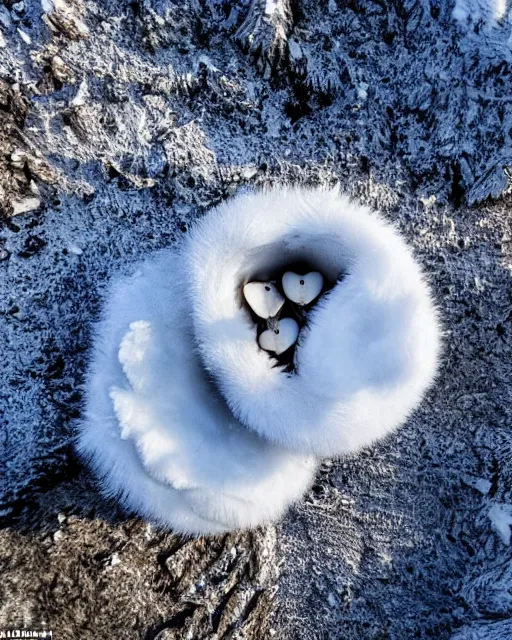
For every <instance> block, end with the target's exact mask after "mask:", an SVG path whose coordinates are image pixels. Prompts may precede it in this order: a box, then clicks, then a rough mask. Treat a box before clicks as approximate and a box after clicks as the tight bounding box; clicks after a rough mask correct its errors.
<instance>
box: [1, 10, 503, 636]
mask: <svg viewBox="0 0 512 640" xmlns="http://www.w3.org/2000/svg"><path fill="white" fill-rule="evenodd" d="M457 4H461V3H457ZM452 9H453V5H452V4H450V2H446V3H436V2H435V1H434V0H431V1H430V2H429V1H428V0H418V1H416V2H410V1H409V0H397V1H395V0H386V1H384V0H368V1H366V2H363V1H362V0H354V1H350V2H344V3H342V2H340V1H339V0H329V2H326V1H322V0H318V1H313V0H311V1H302V2H293V3H289V2H287V1H283V0H275V1H274V2H272V1H271V0H269V2H267V3H265V2H254V3H249V2H248V1H242V0H241V1H239V2H230V3H227V2H221V1H218V2H215V1H213V0H212V1H211V2H204V1H201V0H190V2H188V3H186V2H170V1H164V0H154V1H150V0H144V1H138V0H134V1H132V2H127V1H125V0H118V1H117V2H113V1H110V0H104V1H103V2H99V1H98V0H85V1H81V0H73V1H72V2H64V0H53V1H52V0H43V2H42V3H41V4H39V3H38V2H28V1H25V2H24V1H22V2H18V3H13V2H11V0H5V1H4V4H3V5H2V6H0V207H1V216H2V217H1V229H0V326H1V329H0V354H1V356H2V367H1V368H0V447H1V448H0V459H1V460H2V475H1V476H0V483H1V484H0V509H1V512H0V513H1V517H2V525H1V526H2V528H1V529H0V575H1V576H2V579H1V581H0V629H1V628H2V626H4V627H9V626H16V625H27V626H30V625H32V626H41V625H42V624H43V623H45V624H46V625H47V626H48V628H52V629H54V630H55V637H57V638H59V639H66V640H67V639H72V638H73V639H76V638H80V639H84V640H88V639H91V640H92V639H94V640H108V639H110V638H117V637H123V638H130V639H132V638H133V639H138V638H141V639H144V640H150V639H156V638H158V639H159V640H164V639H165V640H168V639H171V638H172V639H174V638H176V639H178V638H180V639H182V638H183V639H185V638H187V639H189V638H190V639H192V638H218V639H220V638H223V639H228V638H247V639H252V640H256V639H258V640H259V639H261V638H283V639H285V640H292V639H295V638H296V639H301V640H302V639H304V640H305V639H308V640H312V639H316V638H318V639H327V638H329V639H330V638H340V639H341V638H343V640H413V639H415V638H424V639H426V638H435V639H436V640H448V639H451V640H484V639H485V640H504V639H505V638H507V637H512V595H511V585H512V550H511V546H510V538H511V529H510V526H511V525H512V489H511V487H512V433H511V420H510V416H511V412H512V409H511V408H512V397H511V396H512V384H511V381H512V360H511V358H510V346H511V331H512V326H511V318H512V283H511V267H512V225H511V216H510V205H511V202H512V200H511V198H512V196H511V195H510V192H509V188H508V187H509V178H508V175H509V169H508V167H509V166H512V145H511V135H512V106H511V100H510V95H511V81H510V77H511V71H512V69H511V67H512V55H511V50H510V42H509V36H510V23H509V22H508V21H507V19H506V17H504V18H503V19H502V20H501V21H498V22H496V21H494V20H491V19H489V18H488V16H487V15H486V14H485V12H482V14H481V15H479V14H478V13H477V12H476V11H474V10H472V11H471V13H470V14H469V16H467V17H465V18H464V19H463V20H462V22H457V21H455V20H454V19H453V18H452V15H451V13H452ZM265 11H267V13H265ZM463 17H464V16H463ZM277 182H286V183H301V184H304V183H306V184H326V183H328V184H335V183H339V184H340V185H341V186H342V188H343V189H344V190H346V191H347V192H349V193H350V194H351V195H352V196H353V197H354V198H356V199H357V200H358V201H361V202H364V203H368V204H371V205H372V206H374V207H376V208H378V209H380V210H381V211H382V212H383V214H384V215H385V216H386V217H387V218H388V219H390V220H392V221H393V222H394V223H395V224H396V225H397V226H398V227H399V228H400V229H401V231H402V232H403V233H404V235H405V236H406V237H407V239H408V241H409V242H410V243H411V245H412V246H413V247H414V250H415V252H416V255H417V256H418V259H419V260H420V261H421V262H422V264H423V265H424V267H425V270H426V271H427V273H428V274H429V277H430V280H431V283H432V287H433V289H434V291H435V294H436V298H437V300H438V303H439V307H440V310H441V313H442V317H443V323H444V328H445V348H444V359H443V365H442V370H441V373H440V376H439V380H438V382H437V384H436V386H435V388H434V389H433V390H432V391H431V392H430V394H429V396H428V398H427V399H426V401H425V402H424V403H423V404H422V406H421V408H420V409H419V410H418V411H417V412H416V413H415V414H414V416H413V417H412V418H411V419H410V420H409V422H408V423H407V425H406V426H404V427H403V428H402V429H400V430H399V431H398V432H397V433H396V434H394V435H393V436H392V437H390V438H389V439H388V440H386V441H385V442H382V443H380V444H378V445H376V446H374V447H372V448H370V449H367V450H365V451H364V452H362V453H361V454H360V455H358V456H353V457H349V458H346V459H343V460H339V461H332V462H331V463H327V464H325V465H324V466H323V467H322V470H321V472H320V473H319V475H318V478H317V481H316V483H315V485H314V487H313V488H312V490H311V491H310V492H309V494H308V495H307V496H306V497H305V499H304V501H303V502H302V503H300V504H298V505H297V506H296V507H295V508H294V509H292V510H291V512H290V513H289V514H288V515H287V517H286V518H285V519H284V520H283V522H281V523H279V524H278V525H276V526H275V527H267V528H265V529H264V530H258V531H255V532H251V533H238V534H232V535H228V536H224V537H222V538H212V539H201V540H186V539H183V538H180V537H178V536H175V535H173V534H172V533H170V532H164V531H159V530H157V529H154V528H152V527H150V526H149V525H147V524H146V523H145V522H142V521H140V520H138V519H136V518H135V516H134V514H129V513H124V512H122V511H121V510H120V509H119V508H118V506H117V505H116V504H115V502H113V501H112V502H109V501H106V500H104V499H103V498H101V497H100V495H99V493H98V490H97V487H96V485H95V481H94V479H93V478H92V477H91V476H90V474H89V472H88V470H87V469H84V468H83V467H82V465H81V464H80V462H79V461H78V460H77V459H76V458H75V456H74V453H73V449H72V447H71V439H72V437H73V434H74V433H75V429H76V420H77V419H78V418H79V416H80V407H81V384H82V380H83V372H84V368H85V364H86V358H87V350H88V346H89V337H90V324H91V322H92V321H93V320H94V319H95V318H96V317H97V314H98V310H99V304H100V299H101V295H102V292H103V291H104V289H105V285H106V283H107V282H108V279H109V278H110V277H111V275H112V274H113V273H114V272H115V271H117V270H120V269H121V270H123V269H129V268H130V266H131V265H133V263H134V262H135V261H136V260H137V259H139V258H141V257H143V256H145V255H147V254H148V252H150V251H151V250H152V249H155V248H158V247H162V246H166V245H169V244H173V243H175V242H178V241H179V239H180V238H181V237H182V236H183V235H184V234H186V233H187V228H188V225H189V224H190V223H191V221H193V220H194V219H196V218H198V217H200V216H201V215H203V214H204V213H205V212H206V211H207V210H208V208H209V207H211V206H212V205H214V204H216V203H218V202H220V201H221V200H222V199H224V198H228V197H229V196H231V195H233V194H234V193H236V192H237V191H238V190H239V189H241V188H243V187H244V186H261V185H270V184H275V183H277Z"/></svg>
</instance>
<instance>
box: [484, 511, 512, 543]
mask: <svg viewBox="0 0 512 640" xmlns="http://www.w3.org/2000/svg"><path fill="white" fill-rule="evenodd" d="M488 516H489V519H490V520H491V523H492V527H493V529H494V530H495V531H496V533H497V534H498V535H499V537H500V538H501V539H502V541H503V544H506V545H509V544H510V537H511V534H512V532H511V529H510V527H512V505H510V504H495V505H493V506H492V507H491V508H490V509H489V513H488Z"/></svg>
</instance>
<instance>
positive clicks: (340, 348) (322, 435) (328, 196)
mask: <svg viewBox="0 0 512 640" xmlns="http://www.w3.org/2000/svg"><path fill="white" fill-rule="evenodd" d="M182 256H183V258H182V260H183V263H184V265H185V272H186V273H187V277H188V278H189V285H188V287H187V293H188V296H189V299H190V307H191V310H192V319H193V325H194V334H195V342H196V344H197V345H198V349H199V352H200V354H201V358H202V360H203V362H204V365H205V367H206V369H207V370H208V371H209V372H210V374H211V375H212V376H213V377H214V378H215V380H216V382H217V385H218V387H219V389H220V390H221V392H222V394H223V396H224V397H225V399H226V401H227V403H228V405H229V407H230V408H231V410H232V412H233V414H234V415H235V416H236V417H237V418H238V419H239V420H240V421H241V422H242V423H243V424H244V425H246V426H247V427H249V428H250V429H252V430H254V431H255V432H257V433H258V434H260V435H261V436H263V437H264V438H266V439H268V440H269V441H272V442H274V443H278V444H280V445H282V446H284V447H286V448H289V449H291V450H294V451H297V452H304V453H309V454H314V455H318V456H333V455H337V454H343V453H347V452H351V451H354V450H357V449H359V448H360V447H363V446H365V445H368V444H370V443H371V442H372V441H374V440H375V439H377V438H380V437H381V436H384V435H385V434H387V433H389V432H390V431H391V430H392V429H394V428H395V427H397V426H398V425H400V424H401V423H403V422H404V420H405V419H406V418H407V416H408V415H409V413H410V412H411V411H412V410H413V409H414V407H416V405H417V404H418V402H419V401H420V400H421V398H422V396H423V393H424V392H425V390H426V389H427V387H428V386H429V385H430V383H431V382H432V380H433V378H434V376H435V372H436V366H437V360H438V354H439V348H440V340H439V326H438V320H437V314H436V311H435V308H434V305H433V303H432V300H431V296H430V294H429V290H428V287H427V284H426V282H425V278H424V277H423V275H422V273H421V270H420V268H419V266H418V264H417V263H416V262H415V260H414V258H413V255H412V253H411V251H410V250H409V248H408V247H407V245H406V244H405V242H404V240H403V239H402V238H401V236H400V235H399V233H398V232H397V231H396V230H395V229H394V228H393V227H392V226H391V225H390V224H388V223H386V222H385V221H384V220H383V219H382V218H381V217H380V216H379V215H377V214H376V213H373V212H371V211H369V210H368V209H367V208H365V207H362V206H359V205H357V204H355V203H354V202H352V201H350V200H349V199H348V198H347V197H346V196H343V195H340V194H339V192H338V191H337V190H306V189H278V190H273V191H270V192H267V193H255V194H245V195H242V196H239V197H237V198H235V199H232V200H230V201H227V202H226V203H224V204H222V205H220V206H219V207H217V208H216V209H215V210H213V211H211V212H210V213H209V214H208V215H207V216H205V217H204V218H203V219H202V220H201V221H200V222H199V224H197V225H196V227H195V228H194V229H193V230H192V233H191V236H190V238H189V241H188V242H187V243H186V245H185V247H184V248H183V250H182ZM297 259H302V260H308V261H309V262H310V263H311V265H312V267H313V268H314V269H316V270H318V271H320V272H322V273H323V274H324V275H326V276H327V277H328V278H331V279H333V280H337V279H338V277H339V276H341V275H343V278H342V279H341V280H340V281H339V282H337V284H336V286H335V287H334V288H333V289H332V290H331V291H330V292H329V293H328V294H327V295H325V296H324V297H323V298H321V300H320V301H319V302H318V303H317V305H316V306H315V307H314V309H313V311H312V312H311V313H310V323H309V326H308V328H306V329H305V330H303V331H302V333H301V336H300V337H299V346H298V348H297V351H296V360H295V364H296V369H297V372H296V373H294V374H286V373H284V372H283V370H282V369H280V368H279V367H276V366H275V361H273V360H272V359H271V358H270V357H269V355H268V354H267V353H266V352H265V351H263V350H261V349H260V348H259V347H258V345H257V343H256V328H255V326H254V324H253V323H252V322H251V320H250V318H249V315H248V313H247V311H246V310H245V309H244V308H243V306H242V302H241V288H242V286H243V285H244V283H246V282H247V281H249V280H254V279H259V280H267V279H269V277H270V276H271V274H272V272H273V271H275V270H276V269H279V268H283V267H285V266H286V265H287V264H289V263H290V262H292V261H294V260H297Z"/></svg>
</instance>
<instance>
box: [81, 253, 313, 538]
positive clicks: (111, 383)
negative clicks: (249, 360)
mask: <svg viewBox="0 0 512 640" xmlns="http://www.w3.org/2000/svg"><path fill="white" fill-rule="evenodd" d="M184 266H185V265H184V264H183V261H182V260H180V259H179V258H178V257H177V256H176V254H175V253H174V252H172V251H165V252H162V253H160V254H157V256H156V257H155V258H153V259H152V260H150V261H148V262H147V263H145V264H144V265H142V267H141V268H140V269H139V271H138V272H137V273H136V274H135V275H134V276H133V277H131V278H124V279H121V280H118V281H116V282H115V284H114V286H113V288H112V290H111V292H110V294H109V296H108V303H107V305H106V308H105V311H104V318H103V319H102V321H101V322H100V323H99V324H98V326H97V328H96V339H95V345H94V349H93V353H92V359H91V365H90V370H89V374H88V379H87V385H86V389H87V395H86V412H85V418H84V420H83V421H82V423H81V428H80V431H79V435H78V438H77V443H76V446H77V449H78V452H79V453H80V454H81V455H82V456H84V457H85V458H87V459H88V461H89V462H90V464H91V465H92V466H93V467H94V469H95V470H96V472H97V474H98V475H99V476H101V478H102V480H103V484H102V488H103V492H104V493H105V494H106V495H118V496H120V497H121V500H122V501H123V502H124V504H125V505H126V506H127V507H129V508H131V509H134V510H136V511H137V512H139V513H140V514H141V515H144V516H146V517H147V518H148V519H150V520H153V521H155V522H157V523H160V524H164V525H167V526H170V527H172V528H173V529H175V530H176V531H180V532H184V533H191V534H207V533H208V534H209V533H220V532H224V531H229V530H232V529H236V528H245V527H253V526H256V525H259V524H261V523H265V522H267V521H269V520H272V519H275V518H277V517H278V516H279V515H280V514H281V513H282V512H283V511H284V509H285V508H286V507H287V506H288V505H289V504H290V503H291V502H292V501H294V500H296V499H297V498H299V497H300V496H301V495H302V493H303V492H304V490H305V489H306V488H307V486H308V485H309V483H310V482H311V480H312V477H313V475H314V471H315V467H316V463H315V460H314V459H313V458H312V457H310V456H308V455H307V454H304V453H292V452H289V451H286V450H284V449H283V448H281V447H280V446H276V445H275V444H273V443H270V442H269V441H265V440H263V439H261V438H260V437H258V436H257V435H256V433H255V432H254V431H249V430H247V429H246V428H244V427H243V426H241V425H240V423H239V422H238V421H237V420H236V419H235V418H234V417H233V416H232V414H231V413H230V412H229V410H228V408H227V407H226V404H225V402H224V401H223V400H222V398H219V397H218V394H217V392H216V391H215V389H214V388H213V386H212V384H211V381H209V380H207V378H206V376H205V374H204V371H203V369H202V368H201V366H200V360H199V358H198V356H197V354H196V352H195V345H194V342H193V337H192V333H191V322H190V318H191V313H192V310H191V307H190V304H191V300H190V299H189V297H188V295H187V287H188V284H187V277H186V275H187V274H186V271H184V269H183V267H184ZM254 339H255V338H254V336H253V340H254ZM255 349H257V346H255Z"/></svg>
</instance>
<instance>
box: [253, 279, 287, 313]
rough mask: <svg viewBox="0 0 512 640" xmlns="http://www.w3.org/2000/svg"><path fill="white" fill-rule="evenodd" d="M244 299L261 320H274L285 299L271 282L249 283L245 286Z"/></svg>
mask: <svg viewBox="0 0 512 640" xmlns="http://www.w3.org/2000/svg"><path fill="white" fill-rule="evenodd" d="M244 298H245V299H246V300H247V304H248V305H249V306H250V307H251V309H252V310H253V311H254V313H255V314H256V315H257V316H259V317H260V318H265V319H267V318H273V317H274V316H275V315H277V313H278V312H279V309H281V307H282V306H283V304H284V298H283V296H282V295H281V294H280V293H279V291H278V290H277V288H276V286H275V284H272V283H271V282H248V283H247V284H246V285H245V286H244Z"/></svg>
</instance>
